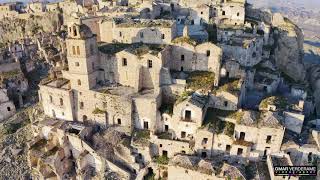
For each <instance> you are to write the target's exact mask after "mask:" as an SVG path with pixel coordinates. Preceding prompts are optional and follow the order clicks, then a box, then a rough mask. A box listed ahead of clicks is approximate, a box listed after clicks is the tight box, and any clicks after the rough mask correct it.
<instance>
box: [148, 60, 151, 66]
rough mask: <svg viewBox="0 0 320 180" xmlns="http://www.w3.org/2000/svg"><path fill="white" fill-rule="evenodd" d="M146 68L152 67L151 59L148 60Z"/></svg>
mask: <svg viewBox="0 0 320 180" xmlns="http://www.w3.org/2000/svg"><path fill="white" fill-rule="evenodd" d="M148 68H152V60H148Z"/></svg>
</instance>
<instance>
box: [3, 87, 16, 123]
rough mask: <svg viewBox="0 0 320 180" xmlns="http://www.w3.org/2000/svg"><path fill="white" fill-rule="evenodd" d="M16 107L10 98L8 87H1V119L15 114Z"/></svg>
mask: <svg viewBox="0 0 320 180" xmlns="http://www.w3.org/2000/svg"><path fill="white" fill-rule="evenodd" d="M15 111H16V108H15V106H14V104H13V103H12V102H11V101H10V100H9V98H8V95H7V90H6V89H0V112H1V113H0V121H3V120H5V119H7V118H9V117H10V116H12V115H14V114H15Z"/></svg>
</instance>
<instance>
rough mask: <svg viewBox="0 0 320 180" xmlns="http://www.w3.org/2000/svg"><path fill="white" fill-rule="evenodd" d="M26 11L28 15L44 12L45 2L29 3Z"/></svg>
mask: <svg viewBox="0 0 320 180" xmlns="http://www.w3.org/2000/svg"><path fill="white" fill-rule="evenodd" d="M26 11H27V12H29V13H41V12H45V11H46V2H40V1H39V2H31V3H29V4H28V5H27V7H26Z"/></svg>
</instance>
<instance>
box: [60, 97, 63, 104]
mask: <svg viewBox="0 0 320 180" xmlns="http://www.w3.org/2000/svg"><path fill="white" fill-rule="evenodd" d="M62 105H63V99H62V98H60V106H62Z"/></svg>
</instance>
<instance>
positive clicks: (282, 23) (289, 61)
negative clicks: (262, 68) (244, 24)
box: [246, 6, 306, 81]
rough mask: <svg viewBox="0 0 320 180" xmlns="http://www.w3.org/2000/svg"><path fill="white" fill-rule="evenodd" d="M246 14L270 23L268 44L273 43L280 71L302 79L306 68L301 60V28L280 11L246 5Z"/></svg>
mask: <svg viewBox="0 0 320 180" xmlns="http://www.w3.org/2000/svg"><path fill="white" fill-rule="evenodd" d="M246 16H247V17H248V18H250V19H255V20H258V21H261V22H264V23H265V24H268V25H271V27H272V33H271V34H270V36H271V38H270V39H269V44H270V45H273V48H272V49H273V50H272V51H273V55H274V60H275V64H276V65H277V66H278V68H279V69H280V71H282V72H283V73H285V74H286V75H288V76H289V77H291V78H292V79H293V80H295V81H304V80H305V77H306V68H305V67H304V64H303V62H302V61H303V54H304V52H303V41H304V36H303V33H302V30H301V29H300V28H299V27H298V26H297V25H295V24H294V23H293V22H291V21H290V20H289V19H287V18H285V17H283V16H282V15H281V14H280V13H275V14H272V13H271V12H270V10H261V9H254V8H252V7H251V6H248V7H246ZM272 37H273V38H272Z"/></svg>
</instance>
